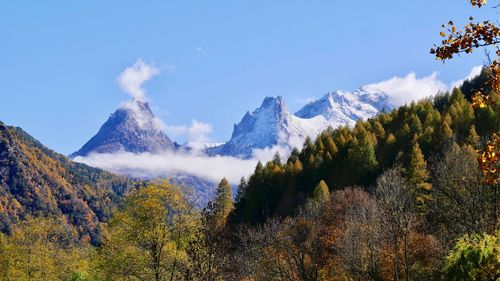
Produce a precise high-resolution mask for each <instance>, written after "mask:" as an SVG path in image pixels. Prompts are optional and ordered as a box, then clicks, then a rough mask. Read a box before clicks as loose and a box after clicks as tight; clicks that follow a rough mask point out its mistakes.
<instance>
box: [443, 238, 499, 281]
mask: <svg viewBox="0 0 500 281" xmlns="http://www.w3.org/2000/svg"><path fill="white" fill-rule="evenodd" d="M499 247H500V231H498V230H497V231H496V232H495V234H494V235H489V234H483V235H478V234H472V235H468V234H466V235H464V236H463V237H461V238H460V239H459V240H458V241H457V243H456V244H455V247H454V249H453V251H451V252H450V253H449V255H448V256H447V257H446V264H445V267H444V272H445V276H446V279H447V280H457V281H458V280H491V281H494V280H498V279H500V251H499Z"/></svg>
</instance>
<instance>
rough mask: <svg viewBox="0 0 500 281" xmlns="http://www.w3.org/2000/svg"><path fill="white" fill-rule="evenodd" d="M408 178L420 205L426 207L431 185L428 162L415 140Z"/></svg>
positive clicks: (411, 189)
mask: <svg viewBox="0 0 500 281" xmlns="http://www.w3.org/2000/svg"><path fill="white" fill-rule="evenodd" d="M407 179H408V182H409V183H410V191H411V192H412V194H413V195H414V197H415V199H416V200H417V203H418V205H419V206H421V207H424V205H425V202H426V201H427V200H428V199H429V192H430V189H431V185H430V184H429V183H428V180H429V172H428V171H427V162H426V161H425V158H424V155H423V154H422V150H420V146H419V144H418V142H415V144H414V145H413V147H412V149H411V155H410V164H409V167H408V172H407Z"/></svg>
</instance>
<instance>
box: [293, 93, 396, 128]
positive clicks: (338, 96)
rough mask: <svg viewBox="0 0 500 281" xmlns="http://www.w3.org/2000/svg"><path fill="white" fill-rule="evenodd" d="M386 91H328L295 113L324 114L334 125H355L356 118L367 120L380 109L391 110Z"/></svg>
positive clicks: (308, 116) (303, 114)
mask: <svg viewBox="0 0 500 281" xmlns="http://www.w3.org/2000/svg"><path fill="white" fill-rule="evenodd" d="M392 108H393V106H392V105H390V104H389V103H388V97H387V95H386V94H384V93H379V92H368V91H365V90H363V88H361V89H359V90H355V91H353V92H345V91H336V92H332V93H328V94H326V95H325V96H323V97H322V98H320V99H319V100H317V101H314V102H311V103H309V104H307V105H305V106H304V107H303V108H302V109H300V110H299V111H297V112H296V113H295V115H296V116H298V117H300V118H307V119H309V118H313V117H316V116H320V115H321V116H323V117H325V118H326V120H327V121H328V123H329V125H331V126H332V127H334V128H335V127H338V126H341V125H346V124H347V125H354V123H355V122H356V120H358V119H363V120H366V119H368V118H370V117H372V116H374V115H375V114H377V113H378V112H380V111H383V110H390V109H392Z"/></svg>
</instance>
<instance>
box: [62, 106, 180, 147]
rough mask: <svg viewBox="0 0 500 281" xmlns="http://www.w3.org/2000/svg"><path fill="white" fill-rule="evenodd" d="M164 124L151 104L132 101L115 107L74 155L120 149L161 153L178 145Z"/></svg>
mask: <svg viewBox="0 0 500 281" xmlns="http://www.w3.org/2000/svg"><path fill="white" fill-rule="evenodd" d="M161 126H162V123H161V121H160V120H159V119H158V118H156V117H155V115H154V114H153V112H152V111H151V108H150V107H149V104H148V103H146V102H143V101H140V100H132V101H129V102H127V103H126V104H124V105H122V106H121V107H120V108H119V109H118V110H116V111H115V113H113V114H112V115H111V116H110V117H109V119H108V120H107V121H106V123H104V125H102V127H101V129H100V130H99V132H98V133H97V134H96V135H95V136H93V137H92V138H91V139H90V140H89V141H88V142H87V143H86V144H85V145H83V147H82V148H80V150H78V151H77V152H75V153H73V154H72V155H71V157H76V156H88V155H89V154H90V153H115V152H119V151H127V152H134V153H142V152H150V153H159V152H163V151H168V150H174V149H175V147H176V145H175V144H174V143H173V142H172V141H171V140H170V139H169V138H168V136H167V135H166V134H165V133H164V132H163V130H162V128H161Z"/></svg>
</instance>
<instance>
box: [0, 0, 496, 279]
mask: <svg viewBox="0 0 500 281" xmlns="http://www.w3.org/2000/svg"><path fill="white" fill-rule="evenodd" d="M469 2H470V3H471V4H472V5H473V6H475V7H479V8H481V6H484V5H485V1H482V0H477V1H476V0H471V1H469ZM470 21H471V23H469V24H468V25H467V26H466V27H465V29H464V30H463V31H457V28H456V27H455V25H454V23H453V22H449V23H448V24H447V25H444V26H443V29H444V31H442V32H441V36H442V37H443V41H442V44H440V45H439V46H435V48H433V49H432V50H431V54H433V55H434V56H435V57H436V58H437V59H439V60H443V61H445V60H448V59H452V58H453V57H454V56H456V55H458V54H463V53H469V52H471V51H472V50H473V49H479V48H482V47H484V46H489V45H495V44H496V43H498V42H499V41H498V38H500V29H499V28H498V27H497V26H496V25H495V24H494V23H491V22H488V21H485V22H482V23H477V24H476V23H474V22H473V19H472V18H470ZM496 55H497V58H496V59H495V60H490V61H489V62H488V63H487V64H485V66H484V67H483V69H482V72H481V74H480V75H479V76H477V77H476V78H474V79H472V80H466V81H464V83H463V84H462V85H461V86H460V87H458V88H454V89H453V90H450V91H449V92H445V93H440V94H438V95H436V96H434V97H430V98H426V99H423V100H419V101H415V102H412V103H410V104H406V105H403V106H401V107H399V108H396V109H394V110H392V111H390V112H381V113H380V114H378V115H377V116H375V117H373V118H371V119H368V120H360V121H358V122H357V123H356V124H355V126H352V127H350V126H343V127H339V128H329V129H328V130H326V131H324V132H322V133H321V134H320V135H319V136H318V137H317V138H315V139H311V138H308V139H306V141H305V143H304V146H303V148H302V149H301V150H298V149H295V150H294V151H293V152H292V153H291V155H290V156H289V157H286V159H285V158H282V157H281V156H280V155H279V154H276V155H275V156H274V158H273V160H271V161H269V162H267V163H261V162H259V163H258V164H257V166H256V167H255V170H254V172H253V173H252V175H250V176H249V177H244V178H242V179H241V182H240V184H239V186H238V191H237V194H233V193H232V187H231V185H230V183H229V182H228V181H227V180H226V179H221V181H220V183H219V184H218V187H217V190H216V196H215V198H214V199H213V200H212V201H211V202H209V204H208V205H207V206H206V207H205V208H204V209H203V210H199V209H196V208H194V207H193V206H192V205H190V204H189V200H188V198H187V197H186V193H185V192H184V189H185V188H184V187H181V186H176V185H174V184H171V183H169V182H168V181H166V180H160V179H158V180H152V181H138V180H132V179H128V178H125V177H120V176H115V175H112V174H109V173H106V172H102V171H100V170H98V169H95V170H93V169H89V168H87V167H86V166H84V165H79V164H75V163H72V162H71V161H69V160H68V159H66V158H65V157H63V156H60V155H57V154H55V153H53V152H52V151H49V150H47V149H46V148H44V147H43V146H41V145H40V144H39V143H38V142H36V141H35V140H33V139H32V138H30V137H29V136H27V134H25V133H24V132H23V131H22V130H20V129H15V128H8V127H6V126H4V125H3V124H1V123H0V133H1V134H0V137H1V138H2V142H1V143H4V144H5V146H6V147H5V148H4V149H2V150H3V151H5V152H4V154H5V155H0V156H2V157H3V158H2V159H4V160H3V161H4V162H6V163H7V164H8V165H5V167H7V168H5V169H2V170H0V175H5V177H4V178H7V179H9V180H8V181H6V182H0V186H2V187H4V189H5V190H7V189H6V188H5V186H6V187H7V188H9V189H8V191H9V192H4V193H2V194H0V211H1V213H0V216H1V217H0V219H1V220H0V222H1V225H0V227H1V231H2V232H0V280H71V281H77V280H78V281H86V280H89V281H90V280H92V281H98V280H155V281H160V280H170V281H172V280H193V281H194V280H203V281H211V280H212V281H216V280H217V281H222V280H247V281H250V280H280V281H281V280H282V281H300V280H305V281H319V280H331V281H336V280H339V281H340V280H405V281H409V280H492V281H494V280H500V217H499V213H500V209H499V208H500V206H499V201H500V200H499V197H500V194H499V193H500V190H499V187H500V181H499V179H498V176H499V174H500V173H499V171H500V170H499V169H500V164H499V160H498V159H499V157H498V153H500V152H499V150H500V138H499V134H500V96H499V93H500V63H499V61H498V57H500V50H499V49H498V48H496ZM19 155H21V156H22V157H20V156H19ZM95 182H98V183H99V184H95ZM33 186H36V187H37V188H35V189H33V188H32V187H33ZM49 187H50V188H49ZM20 198H22V200H24V201H23V202H19V201H18V199H19V200H21V199H20ZM23 206H24V207H23ZM26 206H28V207H26Z"/></svg>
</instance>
